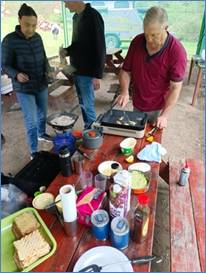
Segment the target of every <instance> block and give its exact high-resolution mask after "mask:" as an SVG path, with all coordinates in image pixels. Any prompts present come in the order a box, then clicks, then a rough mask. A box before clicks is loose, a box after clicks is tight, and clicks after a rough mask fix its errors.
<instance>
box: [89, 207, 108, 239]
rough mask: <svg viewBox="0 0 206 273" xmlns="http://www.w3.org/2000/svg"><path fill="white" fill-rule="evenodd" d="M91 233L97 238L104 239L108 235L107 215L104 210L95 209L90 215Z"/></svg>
mask: <svg viewBox="0 0 206 273" xmlns="http://www.w3.org/2000/svg"><path fill="white" fill-rule="evenodd" d="M91 222H92V234H93V235H94V237H95V238H96V239H98V240H103V241H104V240H106V239H107V238H108V235H109V215H108V213H107V212H106V211H105V210H102V209H99V210H95V211H94V212H93V213H92V215H91Z"/></svg>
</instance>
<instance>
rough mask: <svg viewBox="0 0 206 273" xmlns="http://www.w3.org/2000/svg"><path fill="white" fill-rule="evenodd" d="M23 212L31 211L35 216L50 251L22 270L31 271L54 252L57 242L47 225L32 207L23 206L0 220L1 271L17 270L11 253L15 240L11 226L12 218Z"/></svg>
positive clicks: (12, 252)
mask: <svg viewBox="0 0 206 273" xmlns="http://www.w3.org/2000/svg"><path fill="white" fill-rule="evenodd" d="M24 212H32V213H33V214H34V215H35V217H36V218H37V220H38V222H39V223H40V228H39V231H40V232H41V234H42V235H43V237H44V238H45V240H46V241H47V242H48V243H49V245H50V246H51V250H50V252H49V253H48V254H47V255H45V256H43V257H41V258H39V259H38V260H37V261H36V262H34V263H33V264H31V265H30V266H28V267H26V268H24V270H23V272H28V271H31V270H32V269H33V268H34V267H36V266H37V265H39V264H40V263H42V262H43V261H45V260H46V259H47V258H49V257H50V256H51V255H53V254H54V252H55V250H56V248H57V244H56V241H55V239H54V237H53V235H52V234H51V232H50V231H49V229H48V227H47V226H46V224H45V223H44V221H43V220H42V218H41V216H40V215H39V213H38V212H37V211H36V210H35V209H34V208H25V209H22V210H19V211H17V212H15V213H13V214H11V215H9V216H7V217H5V218H3V219H2V220H1V246H2V247H1V272H19V269H18V268H17V266H16V264H15V262H14V259H13V255H14V246H13V242H14V241H15V240H16V238H15V236H14V234H13V232H12V230H11V228H12V223H13V220H14V218H16V216H18V215H20V214H22V213H24Z"/></svg>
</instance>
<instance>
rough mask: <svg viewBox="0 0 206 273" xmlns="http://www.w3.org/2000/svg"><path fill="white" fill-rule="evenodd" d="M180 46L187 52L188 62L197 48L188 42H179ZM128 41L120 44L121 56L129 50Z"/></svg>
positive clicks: (195, 44) (193, 43)
mask: <svg viewBox="0 0 206 273" xmlns="http://www.w3.org/2000/svg"><path fill="white" fill-rule="evenodd" d="M181 43H182V45H183V46H184V48H185V49H186V52H187V59H188V60H190V59H191V57H192V55H194V54H195V52H196V48H197V43H195V42H188V41H181ZM129 44H130V41H124V42H122V44H121V48H122V49H123V53H122V55H123V56H126V54H127V50H128V48H129Z"/></svg>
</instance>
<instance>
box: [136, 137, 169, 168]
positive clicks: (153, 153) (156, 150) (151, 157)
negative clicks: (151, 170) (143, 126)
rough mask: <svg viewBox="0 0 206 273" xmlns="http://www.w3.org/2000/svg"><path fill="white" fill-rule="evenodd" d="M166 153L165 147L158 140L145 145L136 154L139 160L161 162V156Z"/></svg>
mask: <svg viewBox="0 0 206 273" xmlns="http://www.w3.org/2000/svg"><path fill="white" fill-rule="evenodd" d="M166 153H167V151H166V149H165V148H164V147H162V145H161V144H159V143H158V142H155V141H154V142H153V143H152V144H148V145H146V146H145V147H144V148H143V149H142V150H141V151H140V152H139V153H138V154H137V157H138V158H139V159H140V160H146V161H155V162H159V163H160V162H161V157H162V156H163V155H165V154H166Z"/></svg>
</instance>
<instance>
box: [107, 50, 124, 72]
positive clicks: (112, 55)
mask: <svg viewBox="0 0 206 273" xmlns="http://www.w3.org/2000/svg"><path fill="white" fill-rule="evenodd" d="M121 53H122V49H121V48H109V49H107V51H106V65H105V72H112V73H115V74H116V75H118V74H119V71H120V67H121V64H122V63H123V62H124V58H123V56H122V55H121Z"/></svg>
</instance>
